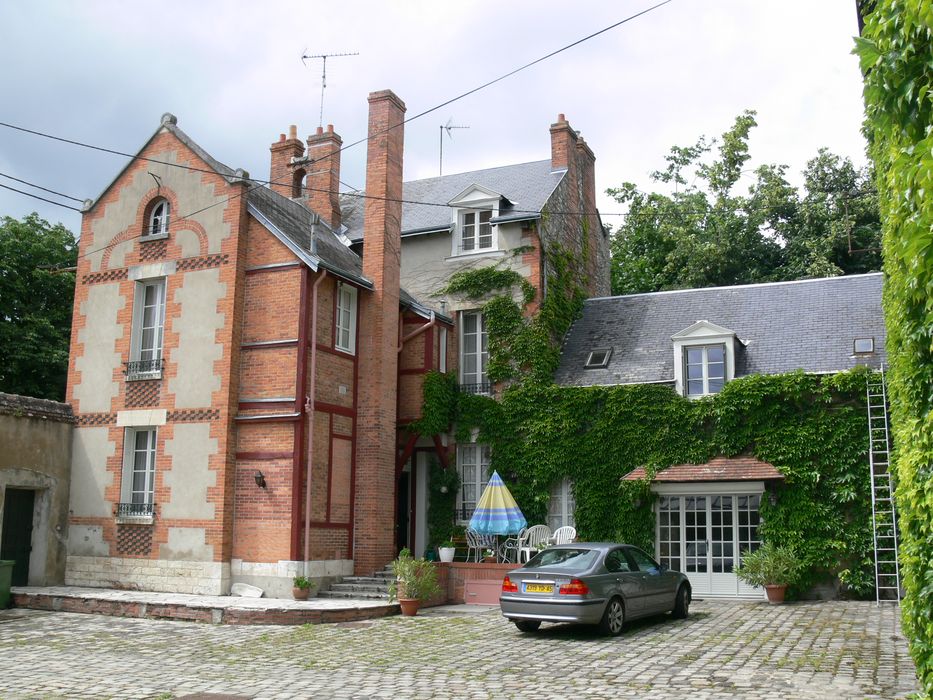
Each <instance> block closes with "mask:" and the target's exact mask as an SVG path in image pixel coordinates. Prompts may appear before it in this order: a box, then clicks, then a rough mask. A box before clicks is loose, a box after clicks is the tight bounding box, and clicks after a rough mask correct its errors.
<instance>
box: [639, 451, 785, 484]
mask: <svg viewBox="0 0 933 700" xmlns="http://www.w3.org/2000/svg"><path fill="white" fill-rule="evenodd" d="M644 478H645V468H644V467H638V469H635V470H633V471H631V472H629V473H628V474H626V475H625V476H623V477H622V480H623V481H636V480H638V479H644ZM783 478H784V475H783V474H781V472H779V471H778V470H777V469H775V468H774V466H773V465H771V464H768V463H767V462H762V461H761V460H760V459H755V458H754V457H716V459H712V460H710V461H709V462H707V463H706V464H675V465H674V466H671V467H668V468H667V469H664V470H663V471H659V472H658V473H657V474H655V476H654V479H652V481H665V482H684V481H765V480H768V479H783Z"/></svg>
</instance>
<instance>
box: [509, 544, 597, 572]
mask: <svg viewBox="0 0 933 700" xmlns="http://www.w3.org/2000/svg"><path fill="white" fill-rule="evenodd" d="M598 555H599V552H597V551H596V550H595V549H546V550H544V551H543V552H538V553H537V554H536V555H535V556H534V557H532V558H531V561H529V562H528V563H527V564H525V568H526V569H538V568H541V567H545V566H546V567H548V568H549V569H570V570H574V571H582V570H583V569H588V568H589V567H590V566H592V565H593V563H594V562H595V561H596V557H597V556H598Z"/></svg>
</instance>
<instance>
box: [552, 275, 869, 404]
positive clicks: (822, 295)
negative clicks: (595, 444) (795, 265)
mask: <svg viewBox="0 0 933 700" xmlns="http://www.w3.org/2000/svg"><path fill="white" fill-rule="evenodd" d="M881 281H882V279H881V273H871V274H865V275H851V276H847V277H830V278H825V279H815V280H802V281H798V282H777V283H769V284H753V285H745V286H735V287H713V288H708V289H686V290H680V291H671V292H655V293H652V294H632V295H628V296H619V297H603V298H598V299H588V300H587V301H586V303H585V304H584V307H583V315H582V317H581V318H580V319H578V320H577V321H576V322H575V323H574V324H573V326H572V327H571V328H570V330H569V331H568V333H567V336H566V338H565V339H564V347H563V350H562V354H561V361H560V366H559V367H558V369H557V373H556V375H555V381H556V382H557V383H558V384H561V385H567V386H592V385H612V384H640V383H646V382H673V381H674V350H673V342H672V340H671V336H672V335H674V334H675V333H678V332H680V331H682V330H684V329H685V328H687V327H688V326H690V325H692V324H694V323H696V322H697V321H700V320H705V321H709V322H711V323H714V324H717V325H719V326H724V327H725V328H728V329H730V330H732V331H734V332H735V334H736V336H737V337H738V339H739V340H741V341H742V343H736V371H735V376H737V377H739V376H743V375H746V374H778V373H781V372H790V371H793V370H796V369H802V370H804V371H806V372H837V371H841V370H845V369H849V368H851V367H853V366H855V365H856V364H870V365H872V366H874V367H877V366H878V364H879V363H880V362H882V361H886V356H885V351H884V339H885V330H884V317H883V315H882V312H881ZM865 337H871V338H874V339H875V353H874V354H873V355H871V356H868V357H863V356H858V357H856V356H854V355H853V346H852V343H853V340H854V339H855V338H865ZM743 344H744V346H743ZM598 348H611V349H612V356H611V358H610V360H609V364H608V366H607V367H605V368H600V369H584V364H585V362H586V359H587V356H588V355H589V353H590V351H592V350H595V349H598Z"/></svg>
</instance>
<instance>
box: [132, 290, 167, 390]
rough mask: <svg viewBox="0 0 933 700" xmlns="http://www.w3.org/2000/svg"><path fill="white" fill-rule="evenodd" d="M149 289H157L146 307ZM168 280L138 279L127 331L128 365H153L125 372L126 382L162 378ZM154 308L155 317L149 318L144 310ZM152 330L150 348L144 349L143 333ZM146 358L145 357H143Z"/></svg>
mask: <svg viewBox="0 0 933 700" xmlns="http://www.w3.org/2000/svg"><path fill="white" fill-rule="evenodd" d="M149 289H155V290H157V298H156V300H155V303H154V304H148V305H147V304H146V292H147V290H149ZM166 289H167V280H166V278H165V277H160V278H155V279H145V280H139V281H138V282H137V283H136V290H135V294H134V299H133V327H132V330H131V332H130V363H131V366H132V364H133V363H138V362H152V363H154V364H153V365H152V366H150V367H149V368H147V369H138V368H137V369H134V370H130V369H127V375H126V377H127V379H128V380H134V379H159V378H161V377H162V363H161V360H162V354H163V351H164V349H165V297H166ZM152 307H155V309H154V315H153V316H152V317H151V318H150V319H148V322H152V325H151V326H144V324H145V323H147V318H146V317H147V314H146V311H147V309H149V308H152ZM148 329H152V331H153V334H152V335H153V340H152V345H151V347H144V346H143V339H144V335H145V331H146V330H148ZM144 356H145V357H144Z"/></svg>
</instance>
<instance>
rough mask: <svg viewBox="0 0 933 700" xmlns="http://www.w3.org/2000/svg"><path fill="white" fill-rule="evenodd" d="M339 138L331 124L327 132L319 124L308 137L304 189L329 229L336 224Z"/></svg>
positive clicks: (338, 189)
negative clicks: (307, 161)
mask: <svg viewBox="0 0 933 700" xmlns="http://www.w3.org/2000/svg"><path fill="white" fill-rule="evenodd" d="M342 145H343V139H341V138H340V137H339V136H338V135H337V134H335V133H334V125H333V124H328V125H327V131H324V129H322V128H321V127H318V128H317V132H316V133H315V134H314V135H313V136H309V137H308V160H309V161H310V163H308V165H307V169H308V178H307V180H306V181H305V189H306V192H307V194H308V206H309V207H310V208H311V210H312V211H314V212H315V213H317V214H320V216H321V218H322V219H324V221H326V222H327V223H328V224H330V226H331V228H333V229H337V228H339V227H340V197H339V191H340V147H341V146H342Z"/></svg>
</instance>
